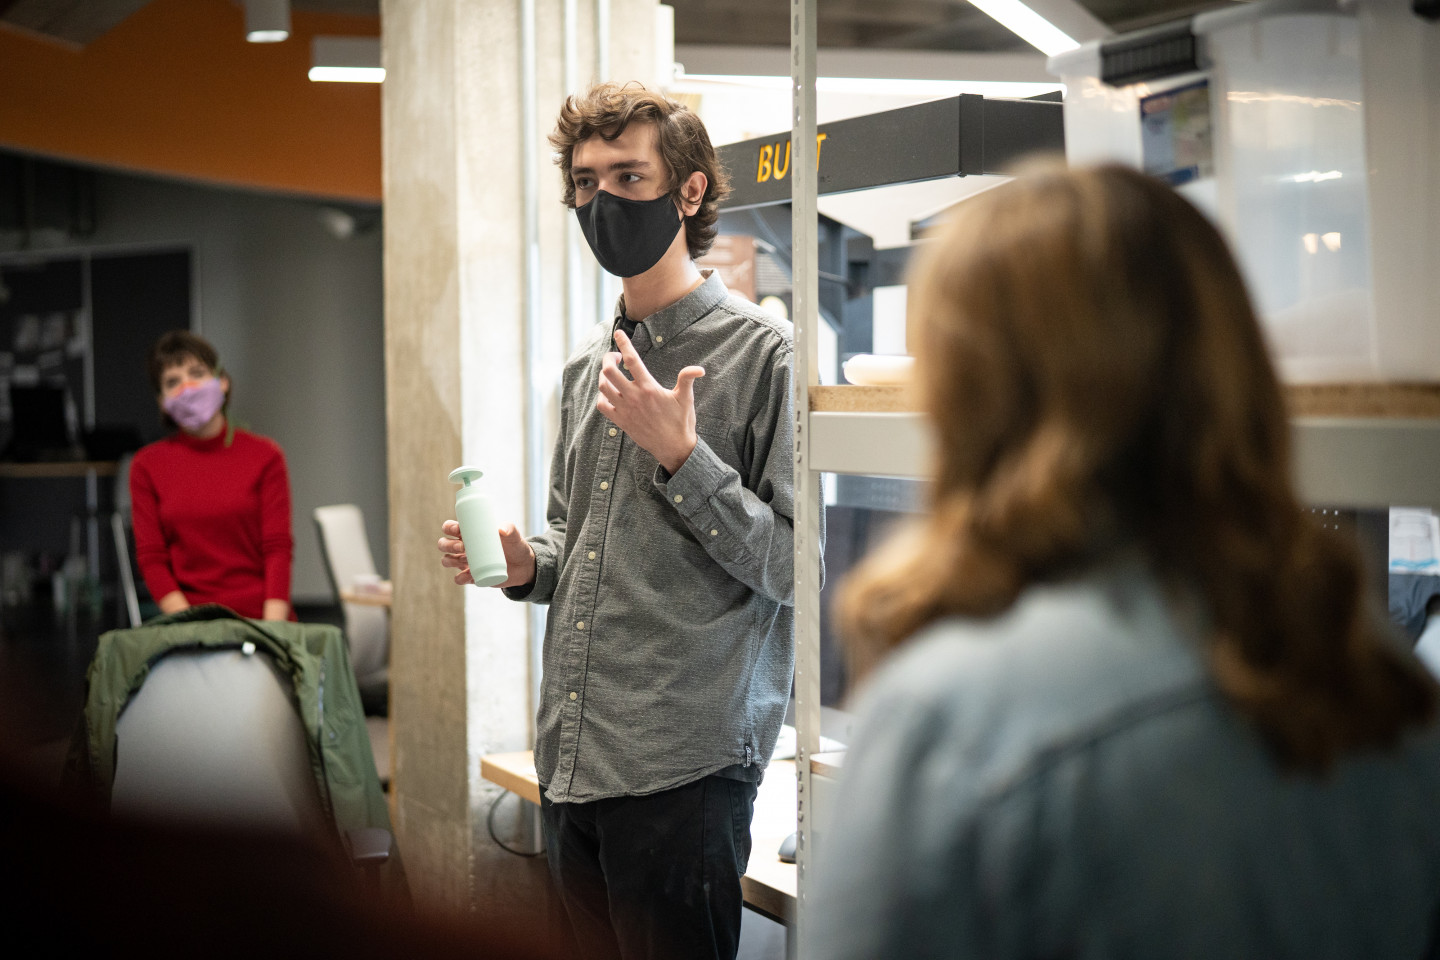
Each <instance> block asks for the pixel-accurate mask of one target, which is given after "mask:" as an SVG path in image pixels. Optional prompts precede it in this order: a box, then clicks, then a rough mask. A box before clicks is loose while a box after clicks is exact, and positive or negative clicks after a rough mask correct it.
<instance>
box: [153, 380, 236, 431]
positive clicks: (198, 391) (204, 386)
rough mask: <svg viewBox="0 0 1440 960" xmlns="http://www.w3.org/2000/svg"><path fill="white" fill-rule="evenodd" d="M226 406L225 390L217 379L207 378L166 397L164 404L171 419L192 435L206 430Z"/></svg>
mask: <svg viewBox="0 0 1440 960" xmlns="http://www.w3.org/2000/svg"><path fill="white" fill-rule="evenodd" d="M224 405H225V388H224V387H222V386H220V380H219V379H218V378H216V377H206V378H205V379H204V380H201V381H200V382H199V383H197V384H195V385H194V386H189V385H186V386H184V387H182V388H181V389H180V392H179V393H176V394H174V395H173V396H169V397H166V398H165V402H164V403H163V404H162V406H163V407H164V408H165V412H166V413H168V414H170V418H171V419H172V420H174V421H175V422H176V423H178V424H180V427H181V428H182V429H184V430H188V431H189V432H190V433H196V432H198V431H200V430H202V429H204V427H205V424H207V423H209V422H210V421H211V419H213V418H214V416H215V414H217V413H219V412H220V408H221V407H223V406H224Z"/></svg>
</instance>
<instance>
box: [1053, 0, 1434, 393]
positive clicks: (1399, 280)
mask: <svg viewBox="0 0 1440 960" xmlns="http://www.w3.org/2000/svg"><path fill="white" fill-rule="evenodd" d="M1190 37H1193V50H1194V56H1193V58H1192V59H1190V60H1189V61H1188V63H1186V64H1185V65H1184V66H1180V67H1178V71H1177V67H1176V64H1177V63H1180V62H1182V61H1184V57H1179V58H1173V62H1172V63H1171V65H1170V66H1169V68H1168V69H1167V68H1166V67H1164V66H1163V65H1156V66H1154V68H1153V69H1151V70H1149V71H1146V70H1145V64H1146V63H1147V61H1150V62H1154V61H1159V60H1164V59H1166V56H1165V54H1166V53H1167V52H1168V53H1174V51H1175V50H1177V49H1181V48H1183V47H1184V44H1185V43H1186V42H1188V40H1189V38H1190ZM1162 44H1169V45H1170V46H1169V47H1167V48H1166V49H1165V50H1161V49H1160V45H1162ZM1147 45H1148V47H1149V48H1150V49H1148V50H1147V49H1146V48H1147ZM1177 45H1178V46H1177ZM1134 50H1138V51H1139V53H1138V54H1136V55H1133V56H1130V55H1129V54H1127V51H1134ZM1127 56H1128V59H1127ZM1102 63H1108V67H1107V68H1105V69H1102ZM1127 65H1128V67H1130V68H1132V69H1131V72H1132V73H1137V74H1139V77H1140V78H1139V79H1136V80H1133V81H1131V80H1129V79H1128V78H1127V77H1126V75H1125V71H1126V68H1127ZM1050 70H1051V72H1052V73H1054V74H1056V75H1058V76H1060V77H1061V78H1062V79H1063V80H1064V82H1065V84H1066V99H1065V140H1066V154H1067V156H1068V158H1069V160H1070V162H1072V163H1093V162H1099V161H1102V160H1116V161H1120V162H1123V163H1128V164H1132V165H1134V166H1136V167H1140V168H1141V169H1147V170H1149V171H1150V172H1152V173H1155V174H1157V175H1160V176H1164V177H1166V178H1167V179H1170V180H1171V181H1172V182H1174V183H1176V185H1177V188H1178V189H1179V190H1180V191H1181V192H1183V193H1185V194H1186V195H1187V196H1188V197H1190V199H1191V200H1193V201H1194V202H1195V203H1196V204H1197V205H1199V206H1200V207H1201V208H1202V209H1204V210H1205V211H1207V213H1209V214H1210V215H1211V216H1212V217H1213V218H1214V219H1215V220H1216V222H1217V223H1219V224H1220V226H1221V228H1222V230H1223V231H1224V232H1225V234H1226V235H1227V237H1228V239H1229V240H1230V243H1231V245H1232V246H1233V248H1234V249H1235V252H1236V255H1237V257H1238V259H1239V261H1240V263H1241V267H1242V269H1243V270H1244V272H1245V276H1246V279H1247V281H1248V283H1249V285H1250V290H1251V294H1252V296H1253V297H1254V298H1255V302H1256V306H1257V308H1258V310H1259V312H1260V314H1261V317H1262V320H1263V322H1264V324H1265V328H1266V332H1267V335H1268V337H1269V339H1270V343H1271V347H1272V349H1273V351H1274V354H1275V357H1276V359H1277V361H1278V363H1279V367H1280V371H1281V375H1282V376H1283V377H1284V378H1285V379H1287V380H1289V381H1291V382H1336V381H1374V380H1386V381H1397V382H1398V381H1430V382H1436V381H1440V24H1437V23H1432V22H1429V21H1426V20H1423V19H1421V18H1419V17H1418V16H1416V15H1415V14H1414V12H1413V11H1412V10H1411V5H1410V2H1409V0H1359V2H1358V3H1353V4H1347V5H1346V6H1345V8H1344V9H1342V8H1340V7H1339V6H1338V5H1337V4H1336V3H1334V2H1328V0H1308V2H1305V0H1299V2H1297V0H1271V2H1264V3H1255V4H1248V5H1246V6H1244V7H1240V8H1236V9H1233V10H1225V11H1221V12H1218V13H1211V14H1204V15H1200V16H1197V17H1195V18H1193V20H1191V21H1190V22H1189V23H1188V25H1187V24H1180V25H1178V27H1176V28H1172V29H1169V30H1161V31H1158V32H1151V33H1150V34H1139V35H1132V36H1130V37H1121V38H1115V39H1112V40H1108V41H1100V42H1096V43H1091V44H1087V45H1085V46H1083V47H1081V48H1080V49H1078V50H1075V51H1072V52H1070V53H1066V54H1061V55H1060V56H1057V57H1052V58H1051V60H1050ZM1117 72H1118V73H1119V76H1118V77H1117V76H1116V73H1117ZM1147 72H1148V73H1161V74H1162V75H1161V76H1146V73H1147ZM1107 73H1108V74H1109V75H1111V76H1112V78H1113V82H1112V83H1106V82H1105V80H1104V79H1102V77H1103V76H1105V75H1106V74H1107ZM1116 84H1118V85H1116Z"/></svg>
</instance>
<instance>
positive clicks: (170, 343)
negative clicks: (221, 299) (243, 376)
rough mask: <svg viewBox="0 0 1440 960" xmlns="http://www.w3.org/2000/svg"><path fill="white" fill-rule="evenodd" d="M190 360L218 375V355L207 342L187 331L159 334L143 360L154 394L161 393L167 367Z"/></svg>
mask: <svg viewBox="0 0 1440 960" xmlns="http://www.w3.org/2000/svg"><path fill="white" fill-rule="evenodd" d="M191 359H194V360H199V361H200V362H201V363H203V364H205V366H207V367H209V368H210V370H211V372H212V373H215V374H219V373H220V355H219V354H218V353H216V352H215V348H214V347H213V346H211V345H210V341H209V340H206V339H205V338H204V337H201V336H196V335H195V334H193V333H191V332H190V331H189V330H171V331H170V332H169V333H163V334H161V335H160V339H159V340H156V341H155V344H154V346H152V347H151V348H150V353H149V355H148V356H147V357H146V358H145V366H146V369H147V370H148V371H149V373H150V386H151V387H152V388H153V389H154V390H155V393H156V394H157V395H158V394H159V393H160V392H161V389H160V378H161V377H163V376H164V375H165V370H166V369H167V368H168V367H173V366H175V365H176V364H177V363H184V362H185V361H186V360H191Z"/></svg>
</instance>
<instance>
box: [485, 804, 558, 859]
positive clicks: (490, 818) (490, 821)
mask: <svg viewBox="0 0 1440 960" xmlns="http://www.w3.org/2000/svg"><path fill="white" fill-rule="evenodd" d="M508 796H511V794H510V792H509V791H506V790H502V791H501V792H499V793H497V794H496V795H495V799H494V800H491V801H490V810H489V812H488V813H486V814H485V829H487V830H488V831H490V839H491V840H494V841H495V845H496V846H497V847H499V848H500V849H501V850H504V851H505V852H506V853H513V854H515V856H517V857H538V856H541V855H542V854H544V853H545V848H544V847H541V848H540V849H539V850H536V851H534V852H533V853H531V852H527V851H525V850H516V849H515V848H514V847H512V846H510V845H509V844H507V843H505V841H503V840H501V839H500V838H499V837H497V836H496V835H495V810H496V808H498V807H499V806H500V801H501V800H504V799H505V798H506V797H508Z"/></svg>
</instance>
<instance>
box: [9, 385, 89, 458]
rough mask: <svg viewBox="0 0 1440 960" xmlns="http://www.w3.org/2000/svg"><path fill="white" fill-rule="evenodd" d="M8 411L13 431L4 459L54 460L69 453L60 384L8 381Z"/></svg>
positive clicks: (70, 450)
mask: <svg viewBox="0 0 1440 960" xmlns="http://www.w3.org/2000/svg"><path fill="white" fill-rule="evenodd" d="M10 413H11V417H12V418H13V419H12V420H11V426H12V427H13V431H12V432H11V434H10V443H9V444H8V445H7V447H6V449H5V459H6V460H12V461H20V462H26V461H35V460H56V459H64V458H66V457H68V456H70V455H72V453H71V452H72V450H73V446H74V438H72V437H71V436H70V427H69V424H68V422H67V419H66V417H65V388H64V387H54V386H38V387H19V386H16V385H14V384H11V385H10Z"/></svg>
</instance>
